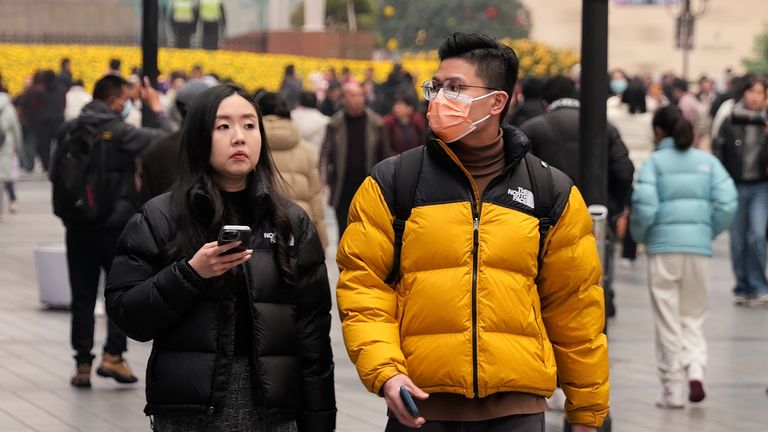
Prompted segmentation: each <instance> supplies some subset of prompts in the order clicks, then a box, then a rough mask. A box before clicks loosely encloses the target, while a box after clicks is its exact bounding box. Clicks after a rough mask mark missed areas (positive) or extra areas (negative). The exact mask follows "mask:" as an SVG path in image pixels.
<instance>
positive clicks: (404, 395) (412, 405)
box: [400, 386, 421, 418]
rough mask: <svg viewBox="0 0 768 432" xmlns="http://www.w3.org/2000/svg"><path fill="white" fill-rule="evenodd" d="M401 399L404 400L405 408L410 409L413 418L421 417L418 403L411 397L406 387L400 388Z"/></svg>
mask: <svg viewBox="0 0 768 432" xmlns="http://www.w3.org/2000/svg"><path fill="white" fill-rule="evenodd" d="M400 398H401V399H402V400H403V403H404V404H405V407H406V408H407V409H408V412H409V413H411V416H412V417H413V418H419V417H421V414H420V413H419V407H417V406H416V402H414V401H413V396H411V393H410V392H409V391H408V388H406V387H405V386H400Z"/></svg>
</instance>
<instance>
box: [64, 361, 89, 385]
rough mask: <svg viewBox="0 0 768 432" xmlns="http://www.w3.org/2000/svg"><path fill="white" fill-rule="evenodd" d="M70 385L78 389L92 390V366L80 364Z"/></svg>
mask: <svg viewBox="0 0 768 432" xmlns="http://www.w3.org/2000/svg"><path fill="white" fill-rule="evenodd" d="M69 383H70V384H72V385H73V386H75V387H78V388H91V364H90V363H78V364H77V368H76V369H75V374H74V375H72V380H70V382H69Z"/></svg>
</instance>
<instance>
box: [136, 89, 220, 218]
mask: <svg viewBox="0 0 768 432" xmlns="http://www.w3.org/2000/svg"><path fill="white" fill-rule="evenodd" d="M211 87H212V85H211V84H209V83H208V82H206V81H204V80H200V79H193V80H189V81H188V82H187V83H185V84H184V85H182V86H181V88H179V90H178V92H177V93H176V97H175V104H176V110H177V111H178V112H179V115H180V116H181V119H182V120H181V126H182V128H183V127H184V121H185V119H186V117H187V112H188V111H189V108H190V105H191V104H192V101H193V100H195V98H196V97H197V96H198V95H200V94H201V93H202V92H204V91H205V90H207V89H209V88H211ZM181 154H182V153H181V129H178V130H176V131H175V132H173V133H171V134H168V135H165V136H161V137H159V138H157V139H156V140H154V141H153V142H152V144H151V145H150V146H149V148H147V151H146V152H144V153H143V154H142V156H141V190H140V191H139V196H140V197H141V202H142V204H143V203H146V202H147V201H149V200H150V199H152V198H154V197H156V196H158V195H162V194H164V193H166V192H168V191H169V190H171V186H173V183H174V182H176V180H177V179H178V178H179V158H180V157H181Z"/></svg>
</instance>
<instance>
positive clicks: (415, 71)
mask: <svg viewBox="0 0 768 432" xmlns="http://www.w3.org/2000/svg"><path fill="white" fill-rule="evenodd" d="M505 43H508V44H510V45H511V46H512V47H513V48H515V50H516V51H517V52H518V55H519V56H520V58H521V62H520V63H521V76H526V75H531V74H533V75H544V74H547V73H553V71H556V72H562V71H566V70H567V69H568V68H570V67H571V66H572V65H573V64H575V63H576V62H578V57H577V56H576V55H575V54H574V53H572V52H558V51H553V50H551V49H549V48H548V47H546V46H545V45H542V44H537V43H535V42H531V41H505ZM64 57H68V58H70V59H71V60H72V72H73V76H74V77H75V78H79V79H82V80H83V82H84V83H85V86H86V88H87V89H89V90H90V89H91V88H92V87H93V84H94V83H95V82H96V80H98V79H99V78H100V77H101V76H102V75H103V74H104V73H105V72H106V70H107V65H108V63H109V59H111V58H119V59H120V60H122V68H123V70H122V72H123V74H124V75H127V74H128V73H129V71H130V69H131V68H132V67H134V66H139V65H141V50H140V49H139V48H138V47H126V46H84V45H25V44H0V74H2V76H3V79H4V81H5V84H6V85H7V86H8V87H9V90H10V92H11V93H12V94H16V93H18V92H20V91H21V90H22V88H23V82H24V79H25V78H27V77H30V76H31V75H32V74H33V73H34V72H35V70H37V69H53V70H54V71H57V72H58V70H59V63H60V61H61V59H62V58H64ZM197 64H199V65H202V67H203V70H204V71H206V72H213V73H216V74H217V75H219V76H220V77H222V78H230V79H232V80H233V81H235V82H236V83H238V84H240V85H242V86H243V87H245V88H246V89H248V90H251V91H252V90H255V89H258V88H264V89H266V90H269V91H275V90H277V89H278V88H279V86H280V82H281V81H282V78H283V69H284V67H285V66H286V65H288V64H294V65H295V66H296V72H297V73H298V74H299V75H300V76H302V77H303V78H304V79H305V85H306V86H307V87H309V82H308V81H306V79H307V77H308V76H309V74H310V73H312V72H317V71H325V70H326V69H328V68H330V67H334V68H336V71H337V72H340V71H341V68H342V67H344V66H346V67H348V68H349V69H350V70H351V71H352V74H353V75H355V76H356V77H358V79H362V77H363V74H364V72H365V69H367V68H368V67H372V68H373V71H374V79H375V80H377V81H383V80H385V79H386V78H387V75H388V74H389V72H390V71H391V69H392V62H391V61H367V60H349V59H337V58H315V57H302V56H295V55H283V54H260V53H250V52H234V51H205V50H179V49H173V48H161V49H160V52H159V55H158V65H159V68H160V71H161V73H165V74H167V73H170V72H171V71H174V70H184V71H190V70H191V69H192V67H193V66H195V65H197ZM402 64H403V67H404V68H405V70H407V71H409V72H410V73H411V74H412V75H413V77H414V83H415V84H416V85H417V86H418V85H419V84H420V83H421V82H422V81H424V80H427V79H429V78H431V77H432V74H433V73H434V72H435V70H436V69H437V66H438V60H437V55H436V53H435V52H430V53H425V54H418V55H409V56H405V57H404V58H403V61H402Z"/></svg>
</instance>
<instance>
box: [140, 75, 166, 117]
mask: <svg viewBox="0 0 768 432" xmlns="http://www.w3.org/2000/svg"><path fill="white" fill-rule="evenodd" d="M141 100H142V101H143V102H144V103H145V104H147V106H148V107H149V109H151V110H152V111H154V112H160V111H162V110H163V107H162V106H161V105H160V92H158V91H157V90H155V89H154V88H153V87H152V84H151V83H150V82H149V78H147V77H144V81H143V82H142V86H141Z"/></svg>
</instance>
